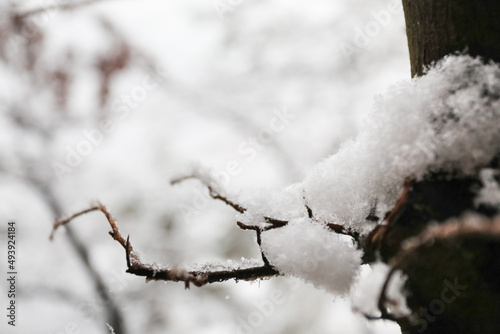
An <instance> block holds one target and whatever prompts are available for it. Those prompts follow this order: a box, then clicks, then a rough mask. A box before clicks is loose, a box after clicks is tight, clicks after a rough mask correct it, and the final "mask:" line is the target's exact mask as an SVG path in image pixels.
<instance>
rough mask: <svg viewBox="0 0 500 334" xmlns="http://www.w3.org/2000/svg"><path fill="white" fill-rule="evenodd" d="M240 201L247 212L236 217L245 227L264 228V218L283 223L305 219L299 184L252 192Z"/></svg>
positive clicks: (302, 192)
mask: <svg viewBox="0 0 500 334" xmlns="http://www.w3.org/2000/svg"><path fill="white" fill-rule="evenodd" d="M240 201H241V204H242V205H243V206H244V207H245V208H247V211H246V212H245V213H244V214H241V215H238V220H239V221H241V222H242V223H244V224H247V225H254V226H266V224H264V217H270V218H274V219H279V220H284V221H288V220H290V219H294V218H301V217H307V210H306V203H305V202H304V189H303V186H302V184H301V183H294V184H292V185H289V186H288V187H285V188H283V189H279V190H276V189H258V190H252V194H251V196H249V197H244V196H241V198H240Z"/></svg>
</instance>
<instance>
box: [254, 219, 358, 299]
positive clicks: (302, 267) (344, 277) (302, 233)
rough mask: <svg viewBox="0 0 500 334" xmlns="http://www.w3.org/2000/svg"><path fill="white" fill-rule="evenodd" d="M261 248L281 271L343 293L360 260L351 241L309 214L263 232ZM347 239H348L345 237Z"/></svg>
mask: <svg viewBox="0 0 500 334" xmlns="http://www.w3.org/2000/svg"><path fill="white" fill-rule="evenodd" d="M261 237H262V250H263V251H264V254H265V255H266V256H267V259H268V260H269V262H270V263H271V264H272V265H273V266H274V267H275V268H277V269H278V270H279V271H280V273H282V274H288V275H292V276H298V277H300V278H302V279H304V280H305V281H306V282H310V283H313V284H314V285H315V286H316V287H319V288H324V289H326V290H327V291H330V292H334V293H336V294H338V295H346V294H347V293H348V292H349V291H350V288H351V284H352V282H353V280H354V278H355V277H356V275H357V272H358V270H359V267H360V264H361V252H360V251H357V250H356V248H355V247H354V246H353V244H352V241H351V240H348V239H349V238H345V237H343V236H340V235H337V234H335V233H332V232H331V231H328V230H327V228H326V227H325V226H324V225H323V224H320V223H317V222H314V221H313V220H311V219H309V218H297V219H292V220H290V221H289V222H288V224H287V225H286V226H284V227H281V228H277V229H273V230H269V231H266V232H263V233H262V236H261ZM346 239H347V240H346Z"/></svg>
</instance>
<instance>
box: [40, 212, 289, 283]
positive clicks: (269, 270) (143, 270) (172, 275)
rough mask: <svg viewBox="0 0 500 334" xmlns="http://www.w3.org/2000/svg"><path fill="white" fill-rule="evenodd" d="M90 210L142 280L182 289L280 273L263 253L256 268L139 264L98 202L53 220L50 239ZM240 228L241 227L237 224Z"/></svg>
mask: <svg viewBox="0 0 500 334" xmlns="http://www.w3.org/2000/svg"><path fill="white" fill-rule="evenodd" d="M93 211H101V212H102V213H103V214H104V215H105V216H106V219H107V220H108V223H109V225H110V226H111V231H110V232H109V235H110V236H111V237H112V238H113V239H114V240H115V241H117V242H118V243H119V244H120V245H121V246H122V247H123V248H124V249H125V258H126V263H127V270H126V272H127V273H130V274H133V275H136V276H142V277H145V278H146V282H149V281H152V280H161V281H172V282H184V286H185V288H189V286H190V284H191V283H192V284H194V285H195V286H198V287H201V286H203V285H206V284H210V283H215V282H224V281H227V280H230V279H234V280H236V281H238V280H245V281H252V280H258V279H266V278H270V277H273V276H277V275H280V273H279V272H278V271H277V270H276V269H274V268H273V267H272V266H271V265H270V264H269V262H268V261H267V259H266V258H265V257H264V256H263V260H264V264H263V265H262V266H259V267H250V268H236V269H231V270H217V271H196V270H195V271H187V270H184V269H179V268H159V267H158V266H156V265H155V266H153V265H150V264H145V263H142V262H141V261H140V259H139V257H138V256H137V255H136V254H135V253H134V250H133V247H132V244H131V243H130V238H129V236H127V239H124V238H123V237H122V235H121V234H120V231H119V229H118V226H117V223H116V220H115V219H114V218H113V216H112V215H111V214H110V213H109V211H108V210H107V208H106V207H105V206H104V205H102V204H101V203H98V204H97V205H94V206H91V207H90V208H88V209H85V210H82V211H80V212H77V213H75V214H73V215H71V216H69V217H66V218H63V219H59V220H56V221H55V222H54V225H53V228H52V233H51V235H50V239H51V240H52V239H53V237H54V233H55V231H56V230H57V229H58V228H59V227H61V226H64V225H67V224H68V223H69V222H71V221H72V220H73V219H75V218H77V217H79V216H81V215H84V214H86V213H89V212H93ZM240 227H241V228H242V229H248V228H246V227H245V228H244V227H243V226H240ZM250 229H252V230H255V231H256V232H257V235H258V243H259V246H260V232H261V231H260V230H257V229H254V228H250Z"/></svg>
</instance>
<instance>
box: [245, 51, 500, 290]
mask: <svg viewBox="0 0 500 334" xmlns="http://www.w3.org/2000/svg"><path fill="white" fill-rule="evenodd" d="M499 97H500V69H499V67H498V66H497V65H494V64H483V63H482V62H481V61H480V60H479V59H474V58H471V57H469V56H449V57H446V58H445V59H444V60H443V61H441V62H440V63H439V64H437V65H436V66H435V67H434V68H431V69H430V70H429V71H428V73H427V74H426V75H425V76H423V77H421V78H417V79H414V80H412V81H407V82H403V83H400V84H398V85H396V86H394V87H392V88H391V89H390V90H389V91H388V92H387V93H386V94H385V95H383V96H380V97H378V98H377V99H376V103H375V107H374V109H373V111H372V112H371V113H370V114H369V115H368V116H367V118H366V120H365V123H364V126H363V127H362V129H361V131H360V133H359V135H358V136H357V137H356V138H355V139H354V140H351V141H349V142H347V143H345V144H344V145H343V146H342V148H341V149H340V151H339V152H338V153H336V154H334V155H332V156H330V157H329V158H327V159H325V160H324V161H322V162H320V163H319V164H318V165H317V166H316V167H314V168H313V169H312V171H311V172H310V173H309V174H308V175H307V177H306V179H305V181H304V182H303V184H293V185H292V186H290V187H289V188H286V189H285V190H283V191H281V192H276V193H274V195H269V194H268V195H266V196H262V199H261V201H254V202H252V201H248V203H250V204H251V205H250V207H249V210H248V212H246V213H245V214H243V215H241V217H240V218H241V219H242V221H243V222H245V223H246V224H251V225H257V226H262V223H263V217H264V216H266V215H267V216H268V217H272V218H276V219H282V220H289V223H288V225H286V226H285V227H282V228H277V229H273V230H270V231H267V232H264V233H263V234H262V250H263V252H264V254H265V255H266V256H267V258H268V259H269V261H270V262H271V264H272V265H273V266H275V267H276V268H277V269H278V270H279V271H280V272H281V273H283V274H289V275H293V276H298V277H301V278H302V279H304V280H305V281H306V282H311V283H313V284H314V285H315V286H318V287H322V288H325V289H327V290H329V291H332V292H335V293H338V294H340V295H343V294H346V293H348V292H349V290H350V287H351V284H352V283H353V281H354V279H355V277H356V275H357V272H358V270H359V265H360V263H361V260H360V253H359V252H358V251H356V250H355V248H354V247H353V245H352V241H351V240H348V241H346V240H343V239H344V238H345V237H342V236H338V235H336V234H335V233H334V232H332V231H331V230H329V229H327V228H326V226H325V225H324V223H335V224H340V225H345V226H347V227H348V228H351V229H354V230H357V231H359V232H360V233H366V232H368V231H369V230H371V229H372V228H373V223H368V222H366V219H365V217H366V216H367V215H368V214H369V211H370V208H371V206H372V205H373V203H377V215H378V216H379V217H383V216H384V215H385V213H386V212H387V211H388V210H390V209H391V208H392V207H393V206H394V204H395V202H396V200H397V199H398V197H399V195H400V192H401V188H402V186H403V184H404V180H405V179H406V178H408V177H411V178H415V179H420V178H422V177H423V176H425V175H426V174H428V173H430V172H433V171H447V172H458V173H462V174H471V173H477V172H479V171H480V169H481V168H483V167H485V166H486V165H487V164H488V163H489V162H491V160H492V159H493V157H494V156H495V154H496V153H497V152H500V140H498V134H499V133H500V121H499V120H500V102H499ZM483 174H484V173H483ZM483 179H484V180H486V181H485V182H486V187H485V188H484V189H483V191H482V193H483V195H484V196H483V197H485V196H486V198H487V199H484V198H483V199H481V198H479V200H481V201H483V202H488V201H489V202H491V201H493V202H494V203H498V199H499V191H498V184H497V183H496V182H494V180H493V181H491V180H490V179H492V176H491V175H490V176H489V179H488V174H484V175H483ZM488 180H490V181H488ZM488 182H489V183H488ZM492 182H494V184H493V183H492ZM304 194H305V198H304ZM492 194H493V195H492ZM306 203H307V205H308V206H309V207H310V208H311V209H312V211H313V215H314V219H309V218H307V211H306V210H305V205H306ZM318 254H320V255H318ZM375 268H376V270H375V271H374V272H375V275H380V276H383V275H381V274H380V271H381V269H378V268H379V267H375ZM371 289H373V290H375V291H378V290H377V289H374V287H373V286H372V287H371ZM365 290H367V289H365ZM371 299H373V298H371Z"/></svg>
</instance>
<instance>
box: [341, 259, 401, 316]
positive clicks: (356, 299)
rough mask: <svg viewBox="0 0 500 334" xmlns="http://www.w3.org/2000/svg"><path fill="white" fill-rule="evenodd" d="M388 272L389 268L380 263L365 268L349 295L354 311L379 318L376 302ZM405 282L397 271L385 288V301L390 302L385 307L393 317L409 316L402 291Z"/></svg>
mask: <svg viewBox="0 0 500 334" xmlns="http://www.w3.org/2000/svg"><path fill="white" fill-rule="evenodd" d="M389 270H390V267H389V266H388V265H387V264H385V263H382V262H377V263H375V264H373V265H371V266H370V267H368V266H367V267H365V270H363V271H362V273H361V275H360V278H359V281H358V282H357V284H356V287H355V289H354V292H353V294H352V295H351V301H352V304H353V308H354V309H355V310H357V311H359V312H361V313H363V314H367V315H370V316H380V310H379V308H378V301H379V298H380V293H381V291H382V286H383V285H384V282H385V280H386V277H387V274H388V273H389ZM405 281H406V277H405V276H404V275H403V274H402V273H401V272H400V271H397V272H395V273H394V275H393V276H392V277H391V280H390V282H389V285H388V286H387V290H386V297H387V298H386V300H387V301H388V302H389V301H390V305H385V306H386V307H389V308H390V313H391V314H393V315H395V316H404V315H408V314H410V310H409V309H408V306H407V304H406V296H405V294H404V291H403V286H404V283H405Z"/></svg>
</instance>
